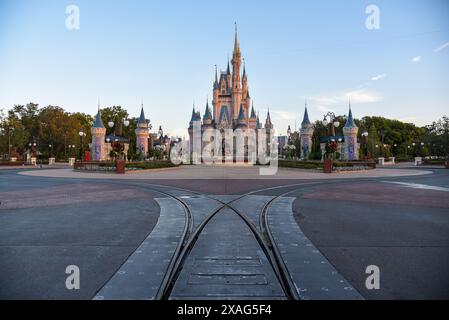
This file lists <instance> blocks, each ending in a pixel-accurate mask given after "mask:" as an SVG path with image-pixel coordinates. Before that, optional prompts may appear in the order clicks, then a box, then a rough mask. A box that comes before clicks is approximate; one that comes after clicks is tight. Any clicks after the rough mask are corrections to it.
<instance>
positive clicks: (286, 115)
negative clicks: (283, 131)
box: [270, 110, 297, 120]
mask: <svg viewBox="0 0 449 320" xmlns="http://www.w3.org/2000/svg"><path fill="white" fill-rule="evenodd" d="M270 113H271V114H272V115H273V119H278V120H295V119H296V117H297V116H296V114H295V113H293V112H286V111H278V110H270Z"/></svg>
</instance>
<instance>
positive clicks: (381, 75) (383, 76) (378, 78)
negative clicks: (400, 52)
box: [371, 73, 387, 81]
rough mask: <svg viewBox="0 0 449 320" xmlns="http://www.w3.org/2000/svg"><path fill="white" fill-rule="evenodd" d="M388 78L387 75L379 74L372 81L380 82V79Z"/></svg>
mask: <svg viewBox="0 0 449 320" xmlns="http://www.w3.org/2000/svg"><path fill="white" fill-rule="evenodd" d="M386 76H387V75H386V74H385V73H383V74H378V75H377V76H374V77H372V78H371V80H373V81H379V80H380V79H383V78H385V77H386Z"/></svg>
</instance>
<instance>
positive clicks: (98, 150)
mask: <svg viewBox="0 0 449 320" xmlns="http://www.w3.org/2000/svg"><path fill="white" fill-rule="evenodd" d="M90 132H91V134H92V143H91V150H90V153H91V155H92V160H94V161H103V160H105V158H106V154H105V153H106V152H105V147H106V146H105V142H104V139H105V137H106V128H105V127H104V125H103V121H102V120H101V113H100V106H98V112H97V115H96V117H95V122H94V124H93V125H92V128H91V129H90Z"/></svg>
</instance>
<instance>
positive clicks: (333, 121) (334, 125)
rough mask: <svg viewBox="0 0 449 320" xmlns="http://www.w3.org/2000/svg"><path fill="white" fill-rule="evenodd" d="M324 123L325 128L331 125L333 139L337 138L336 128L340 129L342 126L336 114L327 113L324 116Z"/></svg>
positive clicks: (330, 130)
mask: <svg viewBox="0 0 449 320" xmlns="http://www.w3.org/2000/svg"><path fill="white" fill-rule="evenodd" d="M328 118H329V121H328V120H327V119H328ZM322 123H323V125H324V126H325V127H327V126H328V125H329V129H328V130H329V131H328V132H329V134H330V136H331V137H334V136H335V128H338V127H339V126H340V122H339V121H338V120H337V117H336V115H335V113H333V112H328V113H326V114H325V115H324V118H323V121H322Z"/></svg>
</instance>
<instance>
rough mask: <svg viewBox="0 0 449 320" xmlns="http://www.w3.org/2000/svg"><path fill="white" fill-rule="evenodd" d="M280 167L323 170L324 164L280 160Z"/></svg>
mask: <svg viewBox="0 0 449 320" xmlns="http://www.w3.org/2000/svg"><path fill="white" fill-rule="evenodd" d="M278 164H279V167H284V168H298V169H322V168H323V164H322V163H321V162H319V161H295V160H279V163H278Z"/></svg>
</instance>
